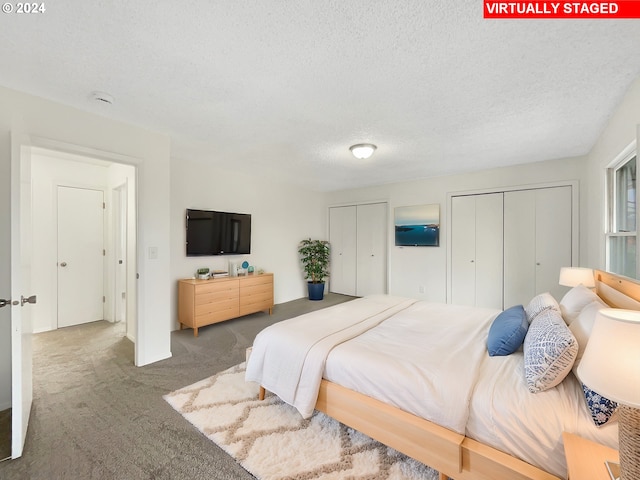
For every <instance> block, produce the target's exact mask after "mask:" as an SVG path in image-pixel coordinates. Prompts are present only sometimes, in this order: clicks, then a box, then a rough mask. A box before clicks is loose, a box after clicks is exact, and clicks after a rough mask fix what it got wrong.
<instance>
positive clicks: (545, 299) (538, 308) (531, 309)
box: [524, 292, 560, 323]
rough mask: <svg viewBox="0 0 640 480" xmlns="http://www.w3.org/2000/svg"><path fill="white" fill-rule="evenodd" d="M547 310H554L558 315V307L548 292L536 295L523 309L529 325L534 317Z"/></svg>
mask: <svg viewBox="0 0 640 480" xmlns="http://www.w3.org/2000/svg"><path fill="white" fill-rule="evenodd" d="M549 309H552V310H556V311H557V312H558V313H560V306H559V305H558V302H557V301H556V299H555V298H553V295H551V294H550V293H549V292H545V293H541V294H540V295H536V296H535V297H533V298H532V299H531V301H530V302H529V304H528V305H527V306H526V307H524V311H525V313H526V314H527V320H529V323H531V322H532V321H533V319H534V318H536V316H538V315H539V314H541V313H542V312H544V311H545V310H549Z"/></svg>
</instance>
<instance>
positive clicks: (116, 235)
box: [111, 180, 131, 336]
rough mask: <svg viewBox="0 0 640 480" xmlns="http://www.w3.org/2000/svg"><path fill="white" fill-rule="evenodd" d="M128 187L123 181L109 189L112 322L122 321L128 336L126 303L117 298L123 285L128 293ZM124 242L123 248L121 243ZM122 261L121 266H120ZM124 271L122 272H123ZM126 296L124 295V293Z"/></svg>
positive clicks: (128, 326)
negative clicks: (111, 241)
mask: <svg viewBox="0 0 640 480" xmlns="http://www.w3.org/2000/svg"><path fill="white" fill-rule="evenodd" d="M128 188H129V187H128V185H127V181H126V180H125V181H124V182H123V183H121V184H120V185H116V186H114V187H113V188H112V189H111V212H112V214H111V216H112V219H113V226H112V229H113V245H114V249H113V250H114V256H113V259H112V261H113V270H114V275H113V284H114V286H113V291H114V295H113V321H114V322H115V323H117V322H121V321H122V320H124V321H125V322H126V326H127V335H128V336H129V335H130V334H131V332H129V328H130V325H129V322H128V317H127V301H126V298H125V301H124V302H123V301H122V298H119V291H120V289H119V288H118V287H120V286H121V285H122V284H124V291H125V292H127V291H128V284H127V268H128V261H129V259H128V252H127V245H126V243H127V229H128V226H127V223H128V218H129V217H128V212H127V205H128V194H129V192H128ZM123 240H124V246H123V245H122V242H123ZM121 259H122V260H121ZM120 261H122V262H123V263H122V265H121V264H120ZM123 270H124V272H123ZM125 295H126V293H125Z"/></svg>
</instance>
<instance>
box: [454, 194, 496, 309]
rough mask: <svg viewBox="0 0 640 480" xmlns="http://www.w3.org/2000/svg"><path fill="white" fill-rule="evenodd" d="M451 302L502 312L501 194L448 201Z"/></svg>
mask: <svg viewBox="0 0 640 480" xmlns="http://www.w3.org/2000/svg"><path fill="white" fill-rule="evenodd" d="M451 209H452V210H451V222H452V223H451V301H452V303H455V304H459V305H475V306H479V307H493V308H502V293H503V286H502V264H503V255H502V251H503V239H502V210H503V194H502V193H491V194H486V195H468V196H460V197H453V198H452V199H451Z"/></svg>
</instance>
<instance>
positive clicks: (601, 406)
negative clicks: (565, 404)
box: [582, 383, 618, 427]
mask: <svg viewBox="0 0 640 480" xmlns="http://www.w3.org/2000/svg"><path fill="white" fill-rule="evenodd" d="M582 391H583V392H584V400H585V402H586V403H587V408H588V409H589V413H590V414H591V419H592V420H593V423H595V425H596V427H601V426H602V425H605V424H606V423H608V422H610V421H612V420H615V416H616V415H615V414H616V412H617V410H618V403H617V402H614V401H613V400H609V399H608V398H605V397H603V396H602V395H600V394H599V393H597V392H594V391H593V390H591V389H590V388H589V387H587V386H586V385H585V384H584V383H583V384H582Z"/></svg>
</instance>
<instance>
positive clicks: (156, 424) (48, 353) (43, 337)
mask: <svg viewBox="0 0 640 480" xmlns="http://www.w3.org/2000/svg"><path fill="white" fill-rule="evenodd" d="M352 298H353V297H348V296H343V295H337V294H328V295H325V299H324V300H323V301H319V302H311V301H309V300H307V299H306V298H305V299H299V300H294V301H292V302H287V303H284V304H280V305H276V306H275V308H274V311H273V315H271V316H269V315H267V314H265V313H257V314H253V315H248V316H246V317H242V318H239V319H235V320H230V321H227V322H222V323H218V324H215V325H211V326H209V327H205V328H202V329H201V330H200V331H199V336H198V337H197V338H195V337H194V336H193V331H192V330H182V331H174V332H173V333H172V335H171V350H172V354H173V356H172V358H169V359H167V360H163V361H161V362H157V363H154V364H152V365H147V366H145V367H139V368H138V367H135V366H134V364H133V344H132V343H131V342H130V341H129V340H128V339H126V338H124V327H123V326H121V325H119V324H116V325H113V324H111V323H108V322H94V323H90V324H85V325H79V326H75V327H68V328H65V329H61V330H55V331H51V332H46V333H42V334H37V335H35V336H34V358H33V365H34V372H33V375H34V376H33V378H34V402H33V409H32V413H31V420H30V424H29V430H28V432H27V441H26V444H25V450H24V454H23V456H22V457H21V458H19V459H17V460H9V461H5V462H2V463H0V478H3V479H4V478H6V479H12V480H27V479H29V480H37V479H43V480H44V479H47V480H48V479H51V478H55V479H56V480H64V479H70V480H71V479H77V478H83V479H87V480H88V479H100V480H109V479H133V478H135V479H152V478H153V479H172V480H180V479H194V480H196V479H231V478H233V479H246V480H250V479H253V477H252V476H251V475H250V474H248V473H247V472H246V471H245V470H244V469H242V467H240V466H239V465H237V464H236V462H235V461H234V460H233V459H232V458H231V457H230V456H228V455H227V454H226V453H224V452H223V451H222V450H220V449H219V448H218V447H217V446H216V445H215V444H213V443H212V442H210V441H209V440H207V439H206V438H205V437H204V436H202V435H201V434H200V433H199V432H198V431H197V430H196V429H194V428H193V427H192V426H191V425H190V424H189V423H188V422H186V421H185V420H184V419H183V418H182V417H181V416H180V415H179V414H177V413H176V412H175V411H174V410H173V409H172V408H171V407H170V406H169V405H168V404H167V403H166V402H165V401H164V400H163V398H162V396H163V395H164V394H166V393H168V392H170V391H173V390H175V389H178V388H181V387H183V386H185V385H189V384H191V383H193V382H195V381H197V380H201V379H203V378H206V377H208V376H211V375H213V374H214V373H217V372H219V371H221V370H224V369H225V368H228V367H230V366H232V365H235V364H238V363H240V362H241V361H243V360H244V358H245V350H246V348H247V347H248V346H249V345H251V344H252V343H253V339H254V338H255V336H256V334H257V333H258V332H259V331H260V330H262V329H263V328H265V327H267V326H268V325H271V324H272V323H275V322H278V321H281V320H284V319H287V318H291V317H294V316H296V315H300V314H302V313H305V312H307V311H311V310H317V309H319V308H324V307H327V306H330V305H333V304H337V303H342V302H344V301H348V300H350V299H352Z"/></svg>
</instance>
